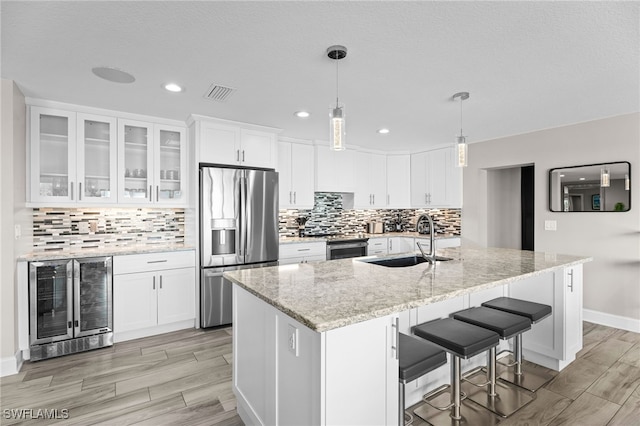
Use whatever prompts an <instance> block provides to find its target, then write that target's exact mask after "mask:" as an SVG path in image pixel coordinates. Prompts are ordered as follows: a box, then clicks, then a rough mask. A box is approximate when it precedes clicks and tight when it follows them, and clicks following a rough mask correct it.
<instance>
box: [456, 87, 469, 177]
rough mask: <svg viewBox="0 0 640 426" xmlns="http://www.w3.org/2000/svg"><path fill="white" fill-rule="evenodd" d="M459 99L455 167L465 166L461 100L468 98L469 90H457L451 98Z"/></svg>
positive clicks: (465, 149) (465, 146)
mask: <svg viewBox="0 0 640 426" xmlns="http://www.w3.org/2000/svg"><path fill="white" fill-rule="evenodd" d="M456 99H460V136H456V151H455V152H456V159H455V164H456V167H467V137H466V136H464V135H463V134H462V101H464V100H465V99H469V92H458V93H456V94H455V95H453V100H454V101H455V100H456Z"/></svg>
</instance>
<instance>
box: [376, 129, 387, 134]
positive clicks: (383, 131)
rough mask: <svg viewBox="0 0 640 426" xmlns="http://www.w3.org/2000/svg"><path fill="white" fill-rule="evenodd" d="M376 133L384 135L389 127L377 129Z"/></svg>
mask: <svg viewBox="0 0 640 426" xmlns="http://www.w3.org/2000/svg"><path fill="white" fill-rule="evenodd" d="M378 133H380V134H381V135H386V134H387V133H389V129H386V128H384V129H378Z"/></svg>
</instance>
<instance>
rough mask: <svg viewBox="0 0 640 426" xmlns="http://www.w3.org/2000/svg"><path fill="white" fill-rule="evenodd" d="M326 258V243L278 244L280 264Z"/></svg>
mask: <svg viewBox="0 0 640 426" xmlns="http://www.w3.org/2000/svg"><path fill="white" fill-rule="evenodd" d="M319 260H327V243H325V242H324V241H323V242H317V243H289V244H280V257H279V259H278V262H279V264H280V265H290V264H293V263H306V262H315V261H319Z"/></svg>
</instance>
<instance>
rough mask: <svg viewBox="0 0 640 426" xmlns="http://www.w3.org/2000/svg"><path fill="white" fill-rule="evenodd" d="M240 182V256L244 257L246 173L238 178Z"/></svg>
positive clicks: (245, 240)
mask: <svg viewBox="0 0 640 426" xmlns="http://www.w3.org/2000/svg"><path fill="white" fill-rule="evenodd" d="M238 184H239V185H240V209H239V216H240V220H239V221H238V228H240V244H238V256H241V257H243V256H245V255H246V251H247V247H246V245H247V177H246V176H245V175H244V174H243V175H242V176H241V177H240V179H239V180H238ZM243 262H244V260H243Z"/></svg>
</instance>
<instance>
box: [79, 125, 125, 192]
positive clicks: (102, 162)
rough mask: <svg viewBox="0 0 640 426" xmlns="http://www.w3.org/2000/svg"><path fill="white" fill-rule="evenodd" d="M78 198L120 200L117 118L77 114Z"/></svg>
mask: <svg viewBox="0 0 640 426" xmlns="http://www.w3.org/2000/svg"><path fill="white" fill-rule="evenodd" d="M77 122H78V130H77V137H78V151H77V152H78V157H77V158H78V161H77V165H78V166H77V172H78V201H80V202H86V203H88V204H89V203H90V204H93V203H116V202H117V197H118V192H117V190H116V185H117V180H116V169H117V155H116V149H117V145H116V141H117V139H116V119H115V118H112V117H102V116H96V115H89V114H80V113H78V115H77Z"/></svg>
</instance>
